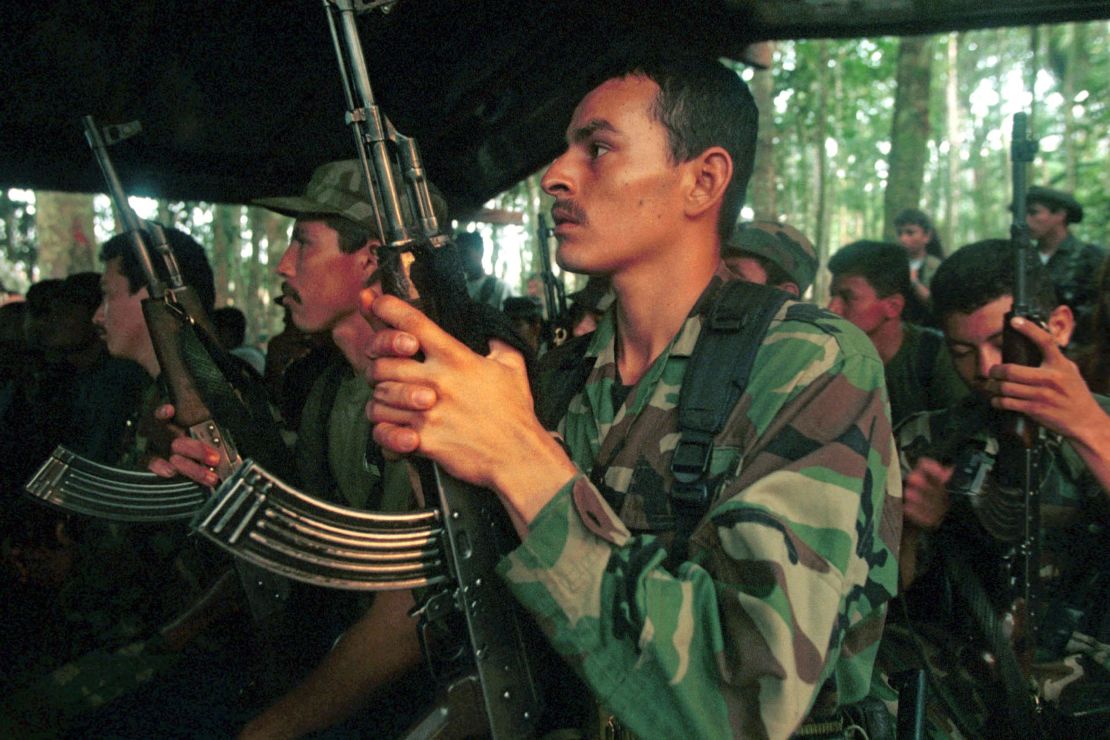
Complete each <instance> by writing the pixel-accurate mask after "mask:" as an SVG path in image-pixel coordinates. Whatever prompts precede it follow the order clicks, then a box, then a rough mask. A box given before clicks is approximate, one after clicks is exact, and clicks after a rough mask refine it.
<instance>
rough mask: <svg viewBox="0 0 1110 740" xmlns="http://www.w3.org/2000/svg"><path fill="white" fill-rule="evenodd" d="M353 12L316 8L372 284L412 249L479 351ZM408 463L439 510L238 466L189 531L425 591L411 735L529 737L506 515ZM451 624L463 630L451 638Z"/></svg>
mask: <svg viewBox="0 0 1110 740" xmlns="http://www.w3.org/2000/svg"><path fill="white" fill-rule="evenodd" d="M355 5H356V3H355V2H353V1H352V0H325V2H324V6H325V8H326V10H327V13H328V22H329V26H330V29H331V34H332V39H333V42H334V44H335V48H336V54H337V56H338V59H339V67H340V75H341V78H342V81H343V88H344V92H345V94H346V99H347V105H348V113H347V122H348V124H349V125H350V126H351V130H352V132H353V133H354V139H355V146H356V150H357V152H358V156H359V160H360V162H361V164H362V167H363V174H364V176H365V182H367V183H368V184H369V189H368V192H367V198H368V201H369V203H370V204H371V205H372V206H373V209H374V212H375V217H376V218H377V220H378V223H379V233H380V234H381V235H382V236H383V239H382V242H383V243H382V245H381V246H380V247H378V257H379V264H380V265H381V269H380V276H381V280H382V289H383V290H384V291H385V292H387V293H390V294H392V295H397V296H399V297H402V298H406V299H408V298H410V290H409V278H408V277H407V276H406V274H405V270H404V267H403V264H402V263H403V259H402V256H403V255H405V254H411V255H412V256H413V257H414V259H413V261H412V267H411V279H412V282H413V284H415V286H416V288H417V289H418V291H419V293H420V299H419V300H420V305H421V308H422V309H423V310H424V311H425V312H426V313H427V314H428V315H429V316H430V317H432V318H433V319H435V320H436V321H437V322H438V323H439V324H440V325H441V326H442V327H443V328H444V329H445V330H447V331H448V332H450V333H451V334H452V335H453V336H455V337H456V338H458V339H460V340H461V341H463V342H464V343H465V344H467V346H469V347H470V348H471V349H473V350H474V351H476V352H481V353H483V354H485V353H486V352H487V351H488V340H487V336H486V334H485V329H484V328H483V326H486V325H487V324H488V320H487V318H488V314H485V315H484V314H483V309H482V308H481V307H480V306H478V304H475V303H473V302H471V301H470V300H469V298H468V296H467V293H466V285H465V282H464V278H463V273H462V270H461V267H460V263H459V260H458V256H457V253H456V250H455V247H454V245H453V244H452V243H451V242H450V240H449V239H448V238H447V237H446V236H445V235H443V234H442V233H440V229H439V224H438V220H437V216H436V214H435V211H434V209H433V204H432V196H431V193H430V190H429V187H428V183H427V180H426V179H425V176H424V170H423V166H422V163H421V159H420V154H419V152H418V150H417V147H416V142H415V141H414V140H412V139H411V138H408V137H405V136H403V135H401V134H399V133H398V132H397V131H395V130H394V129H393V127H392V125H391V124H390V123H389V121H388V120H387V119H385V117H384V116H383V115H382V114H381V112H380V110H379V109H378V107H377V105H376V104H375V102H374V98H373V93H372V91H371V88H370V80H369V75H368V72H367V68H366V62H365V58H364V56H363V53H362V45H361V41H360V39H359V36H358V29H357V26H356V23H355V13H356V7H355ZM381 5H383V3H365V4H360V6H361V9H372V8H376V7H379V6H381ZM399 183H403V184H404V188H405V192H406V194H407V199H406V198H402V195H401V191H400V190H399V187H398V184H399ZM495 333H497V335H498V337H499V338H502V337H501V334H500V333H498V332H495ZM506 338H507V337H506ZM411 464H412V465H413V466H414V467H415V468H416V470H417V472H418V474H419V477H420V481H421V487H422V489H423V491H424V494H425V497H426V498H428V499H429V500H431V499H432V497H433V494H434V495H435V497H437V504H438V508H435V509H430V510H426V511H419V512H414V513H410V514H385V513H378V512H360V511H355V510H352V509H347V508H343V507H338V506H333V505H329V504H325V503H323V502H320V501H318V500H315V499H313V498H311V497H309V496H306V495H304V494H303V493H301V492H299V491H296V490H295V489H293V488H291V487H289V486H288V485H285V484H284V483H282V482H281V481H280V480H278V479H277V478H276V477H275V476H273V475H272V474H270V473H269V472H267V471H266V470H265V469H264V468H261V467H259V466H258V465H256V464H255V463H254V462H252V461H249V460H248V461H247V463H246V464H245V465H244V467H243V468H242V469H241V470H240V471H239V472H238V473H237V474H236V475H235V476H234V477H233V478H232V479H231V480H229V481H227V482H226V483H225V484H224V485H223V486H222V487H221V488H220V489H219V491H218V492H217V500H216V502H215V505H214V506H213V507H212V508H211V509H210V511H209V512H208V513H207V514H206V515H205V516H203V518H202V519H201V521H200V524H199V527H198V529H199V530H200V531H201V532H202V533H203V534H205V535H206V536H208V537H210V538H211V539H213V540H215V541H216V542H218V543H220V544H221V545H222V546H224V547H225V548H227V549H228V550H230V551H231V552H233V553H234V554H236V555H238V556H239V557H242V558H244V559H247V560H249V561H250V562H252V563H255V564H258V565H262V566H263V567H266V568H270V569H272V570H274V571H276V572H279V573H282V574H284V575H287V576H290V577H293V578H297V579H299V580H302V581H305V582H308V583H313V584H316V585H324V586H332V587H337V588H346V589H361V590H383V589H400V588H413V587H416V586H426V587H428V588H426V589H425V594H424V598H423V601H422V603H421V604H420V605H419V607H418V609H417V612H418V613H419V615H420V618H421V626H420V628H421V635H422V638H423V641H424V645H425V654H426V656H427V658H428V661H429V664H430V666H431V668H432V670H433V671H434V672H435V673H436V674H437V677H439V678H441V679H442V681H441V683H442V684H443V699H442V701H441V703H440V705H439V706H438V707H437V708H436V709H435V711H433V712H432V713H431V714H430V715H428V717H427V718H426V719H425V720H424V721H422V722H421V723H419V724H418V725H417V726H416V727H415V728H413V731H412V736H416V737H461V736H471V735H487V734H488V735H492V736H493V737H497V738H502V737H520V736H527V735H531V734H534V732H535V726H536V725H535V723H536V720H537V718H538V716H539V709H540V701H539V696H538V692H537V689H536V685H535V681H534V680H533V673H532V670H533V668H532V666H531V665H530V664H529V660H528V656H527V654H526V651H525V647H524V646H525V630H526V628H527V625H526V623H525V621H524V620H523V619H522V617H521V615H520V613H519V611H518V608H517V607H516V604H515V601H514V599H513V598H512V596H511V595H510V594H509V593H508V592H507V590H506V589H505V587H504V585H503V584H502V583H501V581H500V579H499V578H498V577H497V576H496V574H495V573H494V564H495V563H496V561H497V559H498V558H499V557H500V555H501V554H502V553H504V552H506V551H508V550H509V549H510V548H511V547H512V546H513V545H514V543H515V534H514V533H513V531H512V527H511V526H510V525H509V522H508V519H507V516H506V515H505V512H504V510H503V509H502V507H501V505H500V504H499V503H498V501H497V499H496V497H495V496H493V495H492V494H490V493H489V492H487V491H482V490H480V489H476V488H474V487H472V486H468V485H466V484H463V483H461V482H459V481H457V480H455V479H453V478H450V477H448V476H447V475H445V474H444V473H443V472H442V471H441V470H440V469H439V468H438V467H437V466H436V465H434V464H433V463H431V462H430V461H428V460H419V459H417V460H412V461H411ZM460 627H462V628H463V629H465V635H466V638H464V639H461V640H460V637H461V635H460V632H461V631H462V630H461V629H460Z"/></svg>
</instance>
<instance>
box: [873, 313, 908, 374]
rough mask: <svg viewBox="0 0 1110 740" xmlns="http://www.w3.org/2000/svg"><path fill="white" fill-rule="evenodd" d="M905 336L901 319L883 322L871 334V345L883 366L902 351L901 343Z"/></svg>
mask: <svg viewBox="0 0 1110 740" xmlns="http://www.w3.org/2000/svg"><path fill="white" fill-rule="evenodd" d="M905 336H906V331H905V328H904V327H903V326H902V320H901V319H890V320H888V321H885V322H883V323H882V324H880V325H879V327H878V328H877V329H875V331H873V332H871V343H872V344H874V345H875V350H876V351H877V352H878V353H879V359H880V360H882V361H883V365H886V364H887V363H889V362H890V361H891V360H892V359H894V355H896V354H898V350H900V349H902V341H903V340H904V339H905Z"/></svg>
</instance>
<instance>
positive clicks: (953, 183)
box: [934, 33, 963, 254]
mask: <svg viewBox="0 0 1110 740" xmlns="http://www.w3.org/2000/svg"><path fill="white" fill-rule="evenodd" d="M961 41H962V38H961V34H958V33H951V34H949V35H948V49H947V59H948V75H947V77H946V78H945V85H944V103H945V105H944V121H945V128H946V129H947V131H948V135H947V138H948V173H947V174H948V176H947V178H946V181H947V187H946V188H945V190H946V192H947V197H946V198H945V201H944V228H943V230H942V232H941V242H942V244H943V246H944V250H945V254H951V253H952V250H953V249H955V248H956V233H957V231H956V203H958V202H959V200H960V150H961V147H962V146H963V133H962V131H961V128H960V126H961V122H962V115H961V113H960V98H959V69H960V43H961ZM934 226H935V224H934Z"/></svg>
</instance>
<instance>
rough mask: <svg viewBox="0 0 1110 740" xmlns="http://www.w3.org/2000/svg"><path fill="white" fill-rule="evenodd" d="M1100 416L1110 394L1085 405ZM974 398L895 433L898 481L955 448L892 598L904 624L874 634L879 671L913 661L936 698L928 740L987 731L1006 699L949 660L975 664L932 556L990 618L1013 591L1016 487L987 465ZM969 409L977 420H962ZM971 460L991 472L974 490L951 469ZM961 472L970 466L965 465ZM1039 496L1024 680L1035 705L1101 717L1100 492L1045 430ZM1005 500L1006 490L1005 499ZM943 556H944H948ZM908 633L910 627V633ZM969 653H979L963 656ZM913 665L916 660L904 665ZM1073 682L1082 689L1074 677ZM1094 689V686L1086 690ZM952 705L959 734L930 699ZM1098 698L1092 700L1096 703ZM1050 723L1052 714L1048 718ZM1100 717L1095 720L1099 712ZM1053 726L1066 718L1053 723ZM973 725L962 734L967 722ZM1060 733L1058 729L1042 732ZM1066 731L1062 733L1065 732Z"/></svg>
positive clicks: (1104, 664)
mask: <svg viewBox="0 0 1110 740" xmlns="http://www.w3.org/2000/svg"><path fill="white" fill-rule="evenodd" d="M1095 398H1096V399H1097V400H1098V401H1099V403H1100V404H1101V405H1102V407H1103V408H1104V409H1107V410H1110V398H1106V397H1104V396H1096V397H1095ZM977 403H981V402H980V401H977V400H976V399H975V398H971V397H969V398H967V399H965V400H964V401H963V402H961V403H960V404H958V405H956V406H954V407H952V408H950V409H947V410H943V411H937V412H932V413H926V414H918V415H916V416H913V417H910V418H909V419H908V420H907V421H906V423H905V424H903V425H902V426H901V427H899V429H898V434H897V439H898V442H899V449H900V450H901V451H902V452H901V465H902V474H903V476H905V475H908V474H909V473H910V471H912V470H913V467H914V465H915V464H916V462H917V460H918V458H920V457H922V456H933V457H935V456H936V455H937V453H936V450H935V442H936V441H937V440H950V439H958V440H960V444H959V449H960V453H959V454H958V455H956V459H955V461H954V462H955V464H956V469H957V470H956V473H955V474H954V475H953V478H952V480H950V481H949V484H948V488H949V491H950V501H951V509H950V510H949V513H948V514H947V516H946V518H945V520H944V522H943V523H942V524H941V526H940V528H939V529H938V530H937V531H935V532H933V533H931V534H929V535H928V536H923V537H922V538H921V541H920V543H919V546H918V562H917V568H916V570H917V573H918V574H919V575H918V577H917V579H916V580H915V582H914V584H913V586H912V587H911V588H910V590H909V591H908V593H907V594H906V595H905V596H904V597H903V598H904V599H905V601H906V604H907V607H906V609H905V611H903V610H901V609H897V610H895V614H896V615H900V616H905V617H906V618H907V619H905V620H902V621H901V623H899V624H897V625H890V627H891V630H890V631H891V634H889V635H884V638H883V640H884V643H883V650H882V653H883V656H884V657H883V659H882V663H883V664H884V665H883V667H884V669H888V670H896V669H897V668H902V667H905V666H904V665H900V666H894V667H892V666H891V663H894V662H903V661H913V662H920V660H919V659H920V657H921V656H922V655H923V656H924V657H925V658H926V663H927V665H928V668H929V670H930V672H931V673H932V678H933V681H934V686H935V687H936V691H934V692H931V694H932V699H933V701H932V704H931V706H930V707H929V716H930V723H931V727H930V731H931V733H930V734H931V735H933V736H940V737H943V736H948V737H957V736H962V735H963V734H967V733H968V732H969V731H970V733H971V734H973V735H977V734H991V733H990V728H991V726H992V725H991V723H992V721H993V720H992V716H993V715H992V712H998V711H1000V707H1001V706H1002V705H1001V704H1000V703H1001V702H1006V701H1008V698H1007V697H1006V695H1005V693H1004V691H1002V689H1001V686H1000V685H997V681H996V679H994V678H990V677H988V678H985V677H984V675H982V674H978V675H977V674H976V673H975V671H976V670H980V671H981V670H982V668H983V664H982V663H981V661H967V662H963V661H962V660H961V658H960V654H964V655H970V656H978V655H980V654H981V653H982V651H983V648H984V644H983V643H982V642H981V640H982V637H983V636H982V635H981V634H976V633H975V628H974V627H972V625H973V624H974V621H975V620H974V619H972V618H970V616H969V614H970V611H969V608H968V606H967V604H966V603H964V601H962V600H961V599H960V598H956V599H950V598H948V596H947V594H948V593H950V591H951V588H950V587H948V586H946V585H944V581H943V578H942V575H941V571H943V570H944V569H945V568H944V565H943V563H942V560H943V558H944V557H949V558H950V557H953V556H955V557H958V558H959V559H960V561H961V562H963V563H966V565H967V569H968V572H969V573H971V574H974V576H975V577H976V578H977V579H978V580H979V581H980V582H981V583H982V585H983V588H984V591H985V593H986V595H987V597H989V599H990V602H991V603H992V604H993V605H994V606H995V608H996V610H997V611H998V612H1001V611H1003V610H1005V609H1007V608H1008V607H1009V605H1010V603H1011V601H1012V600H1013V599H1014V598H1015V597H1016V596H1017V595H1018V594H1016V593H1014V590H1013V587H1012V586H1011V585H1010V583H1009V579H1010V572H1009V570H1008V569H1007V567H1006V565H1005V558H1006V557H1007V555H1008V553H1009V551H1010V550H1011V549H1012V548H1013V546H1014V545H1016V543H1017V541H1018V539H1020V536H1021V522H1022V516H1023V510H1024V509H1023V507H1024V493H1023V492H1022V491H1021V490H1020V489H1018V488H1017V487H1016V485H1006V484H1003V483H1002V482H1001V481H1000V478H1001V477H1004V475H1005V474H1004V473H1003V474H999V472H998V471H999V470H1004V469H1005V465H1004V463H1002V462H1001V461H1000V458H999V444H998V440H997V438H996V436H995V435H994V433H993V432H991V431H990V430H989V428H988V426H987V425H988V423H989V422H985V421H984V418H985V417H984V416H982V412H977V411H976V404H977ZM976 413H979V414H980V415H979V416H973V415H974V414H976ZM972 454H982V455H984V456H985V458H984V459H986V460H989V461H990V462H991V464H992V465H993V467H991V468H990V470H989V472H988V473H987V474H986V477H985V478H984V479H983V481H982V483H981V485H979V486H978V488H977V490H975V489H971V486H972V485H974V484H968V483H967V481H968V480H970V479H972V478H973V477H974V476H973V475H969V474H966V473H963V472H961V471H962V469H963V468H964V465H965V462H966V461H967V460H968V459H969V456H970V455H972ZM967 469H968V470H970V466H968V467H967ZM1038 477H1039V478H1040V481H1041V483H1040V489H1039V490H1040V495H1041V523H1042V534H1041V569H1040V579H1041V583H1040V595H1039V601H1040V607H1039V608H1038V615H1039V616H1040V618H1039V620H1038V621H1039V626H1040V630H1039V635H1038V645H1037V647H1038V650H1037V654H1036V658H1035V660H1036V663H1035V665H1034V666H1033V679H1034V681H1035V682H1036V684H1037V687H1038V691H1039V693H1040V695H1041V697H1042V698H1043V699H1045V700H1047V701H1048V702H1050V703H1054V704H1055V705H1056V706H1059V707H1060V708H1061V709H1062V710H1063V711H1064V713H1065V714H1066V713H1069V712H1070V711H1071V710H1070V709H1068V706H1069V703H1071V702H1073V701H1076V700H1078V701H1085V702H1090V701H1092V699H1093V700H1094V703H1095V704H1099V705H1100V706H1101V710H1102V712H1104V713H1105V712H1106V711H1107V710H1108V709H1110V673H1108V672H1107V669H1110V648H1108V646H1107V645H1106V642H1107V641H1108V640H1110V611H1107V607H1108V604H1110V599H1108V597H1110V572H1108V571H1107V568H1106V565H1105V564H1106V562H1107V556H1108V555H1110V543H1108V542H1107V539H1106V527H1107V525H1110V517H1108V515H1107V506H1106V503H1107V502H1106V495H1105V492H1104V491H1103V490H1102V487H1101V486H1100V485H1099V483H1098V481H1097V480H1096V479H1095V478H1094V476H1093V475H1091V473H1090V472H1089V471H1088V470H1087V469H1086V466H1085V465H1084V464H1083V462H1082V460H1081V458H1080V457H1079V456H1078V454H1076V452H1075V451H1074V450H1073V449H1072V448H1071V446H1070V445H1069V444H1067V443H1066V442H1064V441H1063V440H1062V439H1061V438H1059V437H1057V436H1056V435H1052V434H1048V435H1047V438H1046V441H1045V445H1044V447H1043V454H1042V455H1041V456H1040V463H1039V472H1038ZM1011 491H1012V493H1009V492H1011ZM954 554H955V555H954ZM911 625H912V629H911V628H910V626H911ZM888 641H889V642H891V643H892V644H901V645H902V646H903V647H905V646H906V645H907V644H908V643H909V642H911V641H912V642H916V643H917V645H918V650H919V651H920V652H918V655H916V656H915V655H913V654H912V652H917V650H911V651H910V653H911V654H907V652H906V651H905V650H902V651H899V649H898V648H897V647H894V648H892V649H889V650H888V645H887V643H888ZM973 645H979V647H978V648H977V649H972V646H973ZM915 659H917V660H915ZM1080 677H1082V678H1083V680H1082V681H1078V679H1079V678H1080ZM1096 684H1098V685H1101V688H1099V687H1098V686H1096ZM942 694H946V695H947V696H946V697H944V699H943V701H945V702H946V703H947V704H953V703H954V704H956V705H957V706H956V710H955V711H957V712H960V713H962V715H963V716H962V717H961V718H960V720H961V721H962V723H963V725H964V727H963V728H962V731H961V730H960V729H957V726H956V722H955V718H953V716H952V709H951V708H950V707H949V706H946V705H945V704H944V703H942V700H941V699H939V698H938V697H940V696H941V695H942ZM1098 697H1101V699H1099V698H1098ZM1048 716H1050V717H1052V716H1053V715H1052V713H1049V715H1048ZM1103 716H1105V714H1104V715H1103ZM1056 721H1057V722H1066V720H1064V719H1062V718H1060V717H1057V720H1056ZM969 724H971V725H977V726H974V727H970V728H969V727H968V726H967V725H969ZM1049 729H1050V730H1051V731H1053V732H1060V731H1061V727H1052V726H1050V727H1049ZM1066 734H1071V733H1066Z"/></svg>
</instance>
